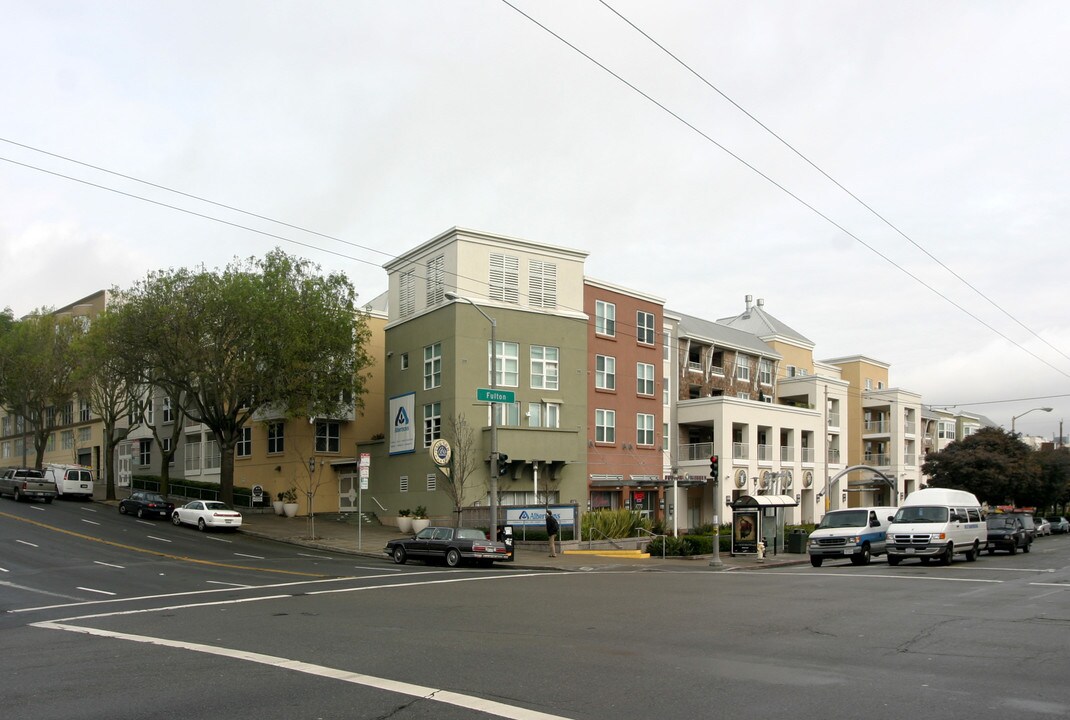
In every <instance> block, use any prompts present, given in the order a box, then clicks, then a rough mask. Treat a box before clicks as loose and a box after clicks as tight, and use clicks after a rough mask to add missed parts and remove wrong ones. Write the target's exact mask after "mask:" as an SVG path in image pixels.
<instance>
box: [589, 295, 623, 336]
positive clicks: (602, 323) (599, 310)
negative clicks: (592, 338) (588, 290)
mask: <svg viewBox="0 0 1070 720" xmlns="http://www.w3.org/2000/svg"><path fill="white" fill-rule="evenodd" d="M594 331H595V332H596V333H598V334H599V335H609V336H610V337H613V336H615V335H616V334H617V306H616V305H614V304H613V303H607V302H606V301H605V300H595V301H594Z"/></svg>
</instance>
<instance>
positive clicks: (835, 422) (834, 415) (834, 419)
mask: <svg viewBox="0 0 1070 720" xmlns="http://www.w3.org/2000/svg"><path fill="white" fill-rule="evenodd" d="M828 423H829V427H839V426H840V414H839V413H838V412H830V413H829V418H828Z"/></svg>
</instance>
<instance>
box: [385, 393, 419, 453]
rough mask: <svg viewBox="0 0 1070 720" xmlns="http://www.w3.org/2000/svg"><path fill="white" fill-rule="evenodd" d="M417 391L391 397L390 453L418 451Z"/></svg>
mask: <svg viewBox="0 0 1070 720" xmlns="http://www.w3.org/2000/svg"><path fill="white" fill-rule="evenodd" d="M415 408H416V393H405V394H404V395H395V396H394V397H392V398H390V454H391V455H398V454H400V453H411V452H416V428H415V426H414V424H413V423H414V419H413V417H414V416H413V412H414V410H415Z"/></svg>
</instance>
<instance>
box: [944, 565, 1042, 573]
mask: <svg viewBox="0 0 1070 720" xmlns="http://www.w3.org/2000/svg"><path fill="white" fill-rule="evenodd" d="M962 569H963V570H967V569H969V570H987V571H989V572H1027V573H1053V572H1055V570H1054V569H1052V568H1047V569H1045V568H994V567H984V566H981V567H977V566H976V565H974V566H973V567H971V568H962Z"/></svg>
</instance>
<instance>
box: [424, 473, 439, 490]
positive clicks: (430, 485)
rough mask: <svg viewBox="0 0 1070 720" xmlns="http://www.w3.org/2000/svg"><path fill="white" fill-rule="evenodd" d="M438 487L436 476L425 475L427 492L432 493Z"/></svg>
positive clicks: (431, 474)
mask: <svg viewBox="0 0 1070 720" xmlns="http://www.w3.org/2000/svg"><path fill="white" fill-rule="evenodd" d="M436 487H438V482H437V476H436V475H435V474H434V473H427V492H434V491H435V488H436Z"/></svg>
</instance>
